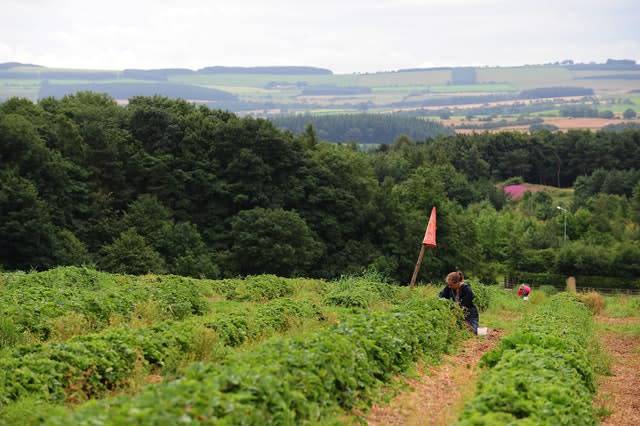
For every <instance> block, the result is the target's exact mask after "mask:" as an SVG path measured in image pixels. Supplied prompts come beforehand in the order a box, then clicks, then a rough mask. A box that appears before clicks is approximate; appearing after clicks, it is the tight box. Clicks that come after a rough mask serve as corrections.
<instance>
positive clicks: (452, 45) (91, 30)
mask: <svg viewBox="0 0 640 426" xmlns="http://www.w3.org/2000/svg"><path fill="white" fill-rule="evenodd" d="M0 11H1V12H0V63H1V62H14V61H15V62H24V63H33V64H38V65H44V66H48V67H61V68H91V69H124V68H143V69H148V68H175V67H180V68H190V69H193V70H196V69H199V68H203V67H206V66H214V65H226V66H268V65H306V66H317V67H323V68H329V69H331V70H332V71H334V72H335V73H338V74H346V73H353V72H375V71H389V70H397V69H402V68H414V67H431V66H461V65H476V66H479V65H503V66H504V65H522V64H541V63H548V62H555V61H562V60H565V59H573V60H574V61H576V62H591V61H595V62H604V61H606V60H607V59H608V58H616V59H635V60H637V61H638V62H640V0H582V1H574V0H568V1H565V0H555V1H548V0H379V1H376V0H322V1H304V0H232V1H230V0H217V1H216V0H140V1H138V0H128V1H122V0H107V1H105V0H101V1H93V0H0Z"/></svg>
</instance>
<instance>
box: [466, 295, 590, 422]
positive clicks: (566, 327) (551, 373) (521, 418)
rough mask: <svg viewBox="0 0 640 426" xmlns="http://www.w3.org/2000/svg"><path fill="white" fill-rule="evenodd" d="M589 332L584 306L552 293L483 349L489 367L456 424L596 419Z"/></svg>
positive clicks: (573, 297) (586, 311)
mask: <svg viewBox="0 0 640 426" xmlns="http://www.w3.org/2000/svg"><path fill="white" fill-rule="evenodd" d="M592 336H593V330H592V318H591V315H590V313H589V310H588V309H587V307H586V306H585V305H583V304H582V303H580V302H579V300H578V299H577V298H576V297H575V295H573V294H570V293H562V294H558V295H556V296H554V297H553V298H552V299H551V300H550V301H549V302H548V303H545V304H544V305H541V307H539V308H538V309H536V311H535V312H534V313H532V314H531V315H530V316H528V317H526V318H524V319H523V320H521V322H520V323H519V326H518V330H517V331H516V332H515V333H513V334H511V335H509V336H507V337H505V338H503V339H502V341H501V343H500V345H499V347H498V348H497V349H495V350H493V351H491V352H488V353H487V354H485V356H484V357H483V359H482V364H483V365H485V366H487V367H489V369H488V370H487V371H486V372H485V373H484V374H483V375H482V377H481V378H480V380H479V383H478V387H477V390H476V394H475V396H474V397H473V398H472V399H471V400H469V401H468V402H467V404H466V405H465V408H464V411H463V413H462V415H461V417H460V419H459V422H458V423H457V424H459V425H511V424H553V425H576V424H581V425H592V424H596V419H595V415H594V411H593V408H592V405H591V401H592V398H593V394H594V392H595V382H594V373H593V363H592V361H591V359H590V358H589V356H588V352H587V348H588V347H589V341H590V339H591V338H592Z"/></svg>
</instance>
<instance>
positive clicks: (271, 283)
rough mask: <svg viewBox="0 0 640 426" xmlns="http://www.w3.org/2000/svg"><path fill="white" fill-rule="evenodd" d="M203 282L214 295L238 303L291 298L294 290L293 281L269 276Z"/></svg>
mask: <svg viewBox="0 0 640 426" xmlns="http://www.w3.org/2000/svg"><path fill="white" fill-rule="evenodd" d="M204 282H206V285H208V286H209V288H210V289H211V290H212V291H213V292H214V293H217V294H221V295H223V296H224V297H225V298H226V299H228V300H237V301H240V302H248V301H251V302H265V301H267V300H272V299H277V298H279V297H286V296H291V295H292V294H293V293H294V292H295V290H296V285H295V280H294V279H288V278H281V277H277V276H275V275H269V274H265V275H255V276H249V277H246V278H229V279H224V280H215V281H212V280H204Z"/></svg>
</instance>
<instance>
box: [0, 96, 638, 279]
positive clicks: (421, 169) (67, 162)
mask: <svg viewBox="0 0 640 426" xmlns="http://www.w3.org/2000/svg"><path fill="white" fill-rule="evenodd" d="M322 139H323V138H321V137H319V134H318V132H316V130H315V129H314V127H313V126H311V125H309V126H306V127H305V128H304V130H303V131H302V132H300V133H293V132H291V131H286V130H280V129H279V128H278V127H277V126H276V125H275V124H273V123H272V122H270V121H267V120H264V119H255V118H241V117H239V116H237V115H235V114H232V113H229V112H225V111H221V110H213V109H210V108H208V107H206V106H195V105H193V104H190V103H188V102H185V101H182V100H171V99H168V98H164V97H134V98H131V99H130V102H129V104H128V105H127V106H124V107H122V106H118V105H117V104H116V103H115V101H114V100H113V99H112V98H110V97H108V96H106V95H101V94H96V93H91V92H79V93H77V94H75V95H73V96H65V97H63V98H62V99H54V98H46V99H42V100H40V101H38V102H37V103H33V102H31V101H29V100H26V99H20V98H11V99H9V100H7V101H5V102H4V103H2V104H0V240H1V241H2V244H1V245H0V265H2V267H3V268H4V269H6V270H14V269H22V270H29V269H46V268H50V267H53V266H56V265H80V264H85V265H94V266H96V267H98V268H100V269H102V270H105V271H110V272H123V273H124V272H126V273H133V274H140V273H145V272H149V271H152V272H156V273H173V274H180V275H187V276H194V277H200V276H204V277H211V278H219V277H229V276H237V275H248V274H259V273H274V274H278V275H282V276H308V277H320V278H332V277H337V276H339V275H341V274H344V273H349V272H359V271H362V270H363V269H365V268H374V269H377V270H378V271H380V272H381V273H384V274H386V275H388V276H390V277H391V278H393V279H394V280H396V281H398V282H401V283H406V282H408V280H409V278H410V276H411V273H412V271H413V267H414V265H415V261H416V257H417V254H418V251H419V248H420V242H421V240H422V235H423V233H424V228H425V225H426V222H427V220H428V212H430V211H431V207H432V206H436V208H437V211H438V219H437V220H438V222H437V223H438V248H437V249H435V250H430V251H429V252H428V255H427V256H425V260H424V263H423V267H422V271H421V274H420V276H419V279H420V280H424V281H427V280H440V279H441V278H442V276H443V275H444V274H445V273H446V272H447V271H449V270H451V269H454V268H459V269H463V270H465V271H466V272H467V274H468V275H469V276H471V277H474V278H476V279H479V280H482V281H485V282H486V281H492V280H495V279H496V278H497V277H498V276H501V275H503V274H506V273H509V274H513V273H544V274H548V275H549V276H551V274H560V275H564V276H566V275H569V274H571V275H581V276H582V275H585V276H598V277H599V276H602V277H613V278H611V279H610V281H611V285H612V286H616V284H624V285H638V281H637V278H636V277H637V276H638V275H640V244H638V242H639V240H640V228H639V227H638V222H639V221H640V183H639V180H640V172H639V171H638V170H637V167H638V165H639V164H640V131H639V130H634V129H628V130H622V131H620V132H597V133H593V132H590V131H569V132H567V133H560V132H553V133H552V132H549V131H544V130H542V131H540V132H535V133H532V134H523V133H515V132H514V133H511V132H503V133H495V134H489V133H482V134H474V135H449V136H446V135H445V136H436V137H428V138H424V139H413V138H410V137H409V136H400V137H397V138H395V139H394V140H388V141H384V142H386V143H385V144H383V145H381V146H380V148H378V149H376V150H375V151H366V152H364V151H360V150H359V149H358V148H357V146H356V145H355V144H348V143H346V144H331V143H327V142H323V141H322ZM513 177H519V178H521V179H523V180H524V181H526V182H530V183H537V184H545V185H553V186H556V187H561V188H573V187H575V197H573V203H572V204H571V205H566V206H564V207H566V208H567V209H568V213H567V214H566V215H565V216H563V211H561V210H559V209H557V208H556V205H555V203H554V200H553V198H552V197H551V196H550V195H549V194H548V193H547V192H544V191H540V192H537V193H534V194H526V195H525V199H524V200H523V201H521V202H518V203H516V202H514V201H511V200H509V199H507V198H505V195H504V193H503V191H502V189H501V187H500V186H499V185H498V183H500V182H504V181H505V180H507V179H509V178H513ZM565 220H566V222H567V226H566V240H565V239H564V237H563V227H564V221H565ZM618 286H620V285H618Z"/></svg>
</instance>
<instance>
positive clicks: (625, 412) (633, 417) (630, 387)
mask: <svg viewBox="0 0 640 426" xmlns="http://www.w3.org/2000/svg"><path fill="white" fill-rule="evenodd" d="M598 321H599V322H603V323H607V324H626V323H629V324H631V323H633V324H637V323H638V320H637V319H634V318H628V319H616V318H610V317H600V318H598ZM600 341H601V344H602V348H603V349H604V350H605V351H606V352H607V353H609V355H610V356H611V358H612V359H611V373H612V375H611V376H604V377H603V378H602V380H601V382H600V384H599V386H598V394H597V395H596V398H595V400H594V406H595V407H596V408H597V409H599V410H602V411H604V412H610V413H611V414H610V415H608V416H607V417H605V418H603V419H602V422H601V424H602V425H603V426H626V425H629V426H637V425H640V337H637V336H633V335H630V334H623V333H617V332H614V331H607V332H604V333H603V334H602V335H601V340H600Z"/></svg>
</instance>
